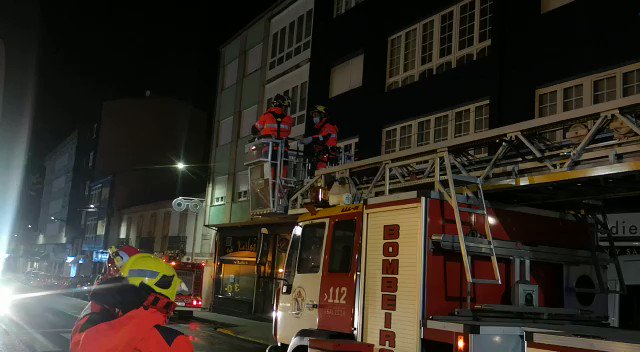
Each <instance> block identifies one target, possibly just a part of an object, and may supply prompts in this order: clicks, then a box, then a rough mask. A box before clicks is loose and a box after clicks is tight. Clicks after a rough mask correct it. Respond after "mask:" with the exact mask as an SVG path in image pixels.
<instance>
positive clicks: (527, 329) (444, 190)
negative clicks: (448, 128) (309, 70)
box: [250, 110, 640, 352]
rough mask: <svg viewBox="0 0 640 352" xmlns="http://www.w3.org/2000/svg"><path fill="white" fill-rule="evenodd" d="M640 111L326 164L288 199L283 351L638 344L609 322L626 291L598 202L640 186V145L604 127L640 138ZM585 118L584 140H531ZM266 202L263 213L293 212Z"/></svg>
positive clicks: (559, 349) (518, 350)
mask: <svg viewBox="0 0 640 352" xmlns="http://www.w3.org/2000/svg"><path fill="white" fill-rule="evenodd" d="M634 116H636V115H634ZM636 117H637V116H636ZM636 117H633V116H631V115H628V114H625V113H620V112H618V111H617V110H615V111H614V110H611V111H609V110H607V111H604V110H603V111H602V112H599V114H591V115H589V116H587V117H584V116H569V115H567V116H566V117H564V116H563V117H562V120H560V119H559V118H558V119H555V120H553V119H551V118H545V119H536V121H526V122H523V123H521V124H516V125H511V126H506V127H504V128H501V129H497V130H495V131H488V132H483V133H479V134H477V135H476V136H474V137H473V138H467V139H465V137H462V138H460V139H459V141H458V142H457V144H456V143H454V142H448V141H445V142H442V143H439V144H435V145H433V146H425V147H421V148H418V149H415V150H406V151H400V152H397V153H394V154H389V155H383V156H380V157H376V158H372V159H370V160H362V161H359V162H356V163H353V164H351V165H343V166H338V167H334V168H328V169H325V170H320V171H318V172H317V174H316V175H315V177H314V178H313V179H311V180H309V181H308V182H305V186H304V187H303V188H301V189H299V190H297V192H296V193H295V194H293V195H292V196H291V197H290V198H289V199H287V201H288V207H289V210H288V212H289V214H300V216H299V217H298V220H297V225H296V226H295V228H294V229H293V231H292V237H291V241H290V244H289V248H288V254H287V259H286V265H285V270H284V275H283V277H282V278H280V279H281V283H282V284H281V285H280V289H279V290H278V295H277V297H276V301H275V304H274V314H273V316H274V324H273V328H274V337H275V339H276V341H277V343H278V345H277V346H271V347H270V348H269V351H288V352H301V351H307V350H310V351H329V350H331V351H338V350H339V351H376V352H392V351H395V352H423V351H427V352H441V351H447V352H451V351H453V352H485V351H496V352H498V351H499V352H522V351H528V352H552V351H556V352H566V351H572V352H595V351H610V352H617V351H620V352H622V351H625V352H628V351H640V334H638V333H637V332H635V331H634V332H629V331H624V330H620V329H613V328H610V327H609V321H608V316H609V315H610V312H609V307H608V301H609V297H610V296H612V295H616V294H621V293H624V292H625V288H624V287H625V285H624V279H623V277H622V271H621V268H620V264H619V261H618V259H617V256H616V254H615V251H612V250H611V249H613V248H612V247H614V246H615V245H614V241H613V239H612V235H611V230H610V228H609V227H608V225H607V220H606V212H604V210H603V208H604V205H603V203H602V202H598V200H603V199H607V198H611V197H628V196H629V195H628V194H629V190H630V189H635V188H634V187H636V186H635V185H636V184H637V175H638V174H639V173H640V162H639V161H638V160H640V142H638V139H633V140H631V139H629V138H628V137H626V136H622V137H620V136H617V135H615V134H611V133H609V129H607V128H603V126H609V125H608V124H609V123H614V122H615V121H620V122H621V123H625V124H627V125H629V126H630V129H632V130H633V131H636V132H637V133H638V134H640V126H638V125H637V123H636ZM577 118H582V119H583V120H593V121H592V122H589V124H588V126H587V125H585V126H587V127H585V128H586V131H585V133H583V134H581V135H580V136H578V137H580V138H576V141H577V143H576V142H575V141H573V140H571V139H567V140H566V141H563V142H562V144H556V145H545V144H543V143H542V142H540V139H538V140H537V141H536V142H535V143H534V142H531V141H532V140H535V138H537V137H538V136H540V135H541V134H544V133H547V131H549V130H552V131H556V130H558V129H559V128H560V129H562V128H564V127H562V126H564V125H570V126H571V124H573V123H577V122H574V120H575V119H577ZM583 120H580V122H581V123H583ZM584 123H586V122H584ZM589 126H593V127H589ZM589 128H592V130H589ZM587 132H588V133H587ZM572 136H573V135H572ZM482 142H486V145H487V147H486V148H485V149H483V148H484V147H483V145H482ZM621 146H622V147H621ZM545 148H547V149H545ZM612 148H613V149H615V150H611V149H612ZM489 152H491V154H489ZM473 153H485V154H487V155H485V156H482V157H476V156H474V155H477V154H473ZM480 155H481V154H480ZM612 155H613V156H612ZM266 162H268V160H267V161H266ZM266 162H265V165H268V164H266ZM250 163H253V164H250V165H254V166H252V168H255V169H257V170H258V171H261V169H259V168H260V167H263V165H261V164H258V163H257V162H256V161H253V160H250ZM264 168H265V169H266V167H264ZM251 171H252V169H250V172H251ZM371 171H373V172H371ZM376 171H377V173H376ZM264 174H265V175H266V173H264ZM270 182H276V183H277V184H278V183H282V184H285V185H286V183H285V182H284V181H281V180H278V179H276V180H275V181H270ZM265 184H267V185H268V184H269V183H265ZM424 184H429V185H433V187H430V186H423V185H424ZM313 187H316V190H314V189H313ZM263 188H264V187H263ZM483 188H484V191H485V192H486V191H487V190H488V189H493V190H494V191H495V193H494V195H493V197H492V199H491V202H485V198H484V195H483ZM264 189H266V190H267V191H268V190H269V189H268V188H264ZM260 190H262V189H260ZM260 190H258V189H256V190H253V189H252V190H251V192H253V193H257V192H258V191H260ZM253 193H252V195H253ZM272 198H273V197H272ZM265 199H266V197H265ZM276 200H277V199H276ZM256 204H258V203H256ZM265 204H267V205H268V206H269V207H270V208H268V209H257V208H255V209H254V208H252V211H254V212H255V214H256V215H260V214H265V213H276V214H278V213H279V212H280V209H281V207H278V206H277V205H278V204H276V203H275V202H273V201H272V202H271V203H265ZM523 204H524V205H523ZM528 204H536V205H539V206H537V207H530V206H526V205H528ZM609 205H611V203H609ZM252 206H253V203H252ZM595 208H601V210H603V211H602V212H595V211H594V210H593V209H595ZM622 209H624V208H622ZM280 214H281V213H280ZM602 239H605V240H606V241H608V243H609V247H610V248H609V249H610V250H608V251H607V250H602V249H603V248H600V247H598V240H602ZM612 253H613V254H612ZM608 269H609V270H608ZM613 269H615V271H614V270H613ZM611 273H615V275H613V276H615V277H611V275H609V277H608V276H607V275H608V274H611ZM612 279H615V280H616V282H617V283H618V284H619V285H620V288H616V287H611V286H610V281H611V280H612ZM347 341H350V342H347ZM315 346H323V347H315ZM347 346H348V347H347ZM331 348H335V349H331Z"/></svg>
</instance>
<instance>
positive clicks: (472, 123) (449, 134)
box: [381, 100, 491, 154]
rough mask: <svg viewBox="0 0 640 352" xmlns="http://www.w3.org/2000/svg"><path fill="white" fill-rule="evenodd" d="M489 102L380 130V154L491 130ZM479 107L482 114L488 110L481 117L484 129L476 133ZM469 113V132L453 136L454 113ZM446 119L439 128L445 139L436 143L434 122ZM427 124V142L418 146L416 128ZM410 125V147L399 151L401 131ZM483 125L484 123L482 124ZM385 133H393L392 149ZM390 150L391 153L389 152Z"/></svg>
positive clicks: (430, 115) (427, 116)
mask: <svg viewBox="0 0 640 352" xmlns="http://www.w3.org/2000/svg"><path fill="white" fill-rule="evenodd" d="M490 103H491V102H490V100H482V101H478V102H475V103H472V104H467V105H464V106H461V107H458V108H455V109H451V110H448V111H441V112H437V113H432V114H429V115H426V116H421V117H418V118H415V119H413V120H411V121H404V122H400V123H397V124H395V125H392V126H388V127H385V128H384V129H383V130H382V143H381V154H391V153H395V152H399V151H401V150H406V149H410V148H417V147H422V146H425V145H429V144H434V143H440V142H445V141H448V140H451V139H455V138H460V137H464V136H468V135H470V134H474V133H481V132H484V131H486V130H488V129H490V128H491V125H490V122H491V105H490ZM479 107H483V110H482V112H484V111H485V110H484V107H487V108H488V109H489V110H488V115H487V116H486V117H485V116H484V115H483V117H482V119H483V121H485V120H486V126H487V127H486V128H484V129H482V130H478V131H476V110H477V108H479ZM466 110H468V111H469V121H468V126H469V131H468V133H466V134H463V135H459V136H456V135H455V116H456V113H458V112H460V111H466ZM444 116H446V117H447V123H446V124H445V125H443V126H440V127H439V128H440V129H446V133H445V136H446V138H444V139H441V140H438V141H436V140H435V136H436V120H437V119H439V118H441V117H444ZM422 123H424V124H428V127H429V128H428V129H427V130H426V136H427V139H428V142H426V143H421V144H418V139H419V138H418V134H419V131H420V133H422V132H423V131H422V130H419V129H418V127H419V126H420V124H422ZM409 125H411V146H410V147H408V148H403V149H400V139H401V138H402V135H401V129H402V128H403V127H405V126H409ZM483 125H484V122H483ZM387 133H390V134H394V133H395V138H392V143H391V144H392V145H393V148H387V142H388V139H387ZM390 150H391V151H390Z"/></svg>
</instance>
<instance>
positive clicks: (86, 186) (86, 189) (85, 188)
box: [84, 181, 91, 196]
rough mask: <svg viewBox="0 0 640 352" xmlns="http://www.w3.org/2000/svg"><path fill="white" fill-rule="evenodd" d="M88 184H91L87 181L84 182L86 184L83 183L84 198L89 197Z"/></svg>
mask: <svg viewBox="0 0 640 352" xmlns="http://www.w3.org/2000/svg"><path fill="white" fill-rule="evenodd" d="M90 184H91V182H89V181H86V182H85V183H84V195H85V196H88V195H89V185H90Z"/></svg>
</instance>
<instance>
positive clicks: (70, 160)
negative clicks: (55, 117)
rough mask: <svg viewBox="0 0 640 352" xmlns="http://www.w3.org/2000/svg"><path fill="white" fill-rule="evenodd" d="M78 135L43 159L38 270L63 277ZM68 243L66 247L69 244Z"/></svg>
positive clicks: (66, 255) (74, 134) (69, 247)
mask: <svg viewBox="0 0 640 352" xmlns="http://www.w3.org/2000/svg"><path fill="white" fill-rule="evenodd" d="M77 141H78V134H77V133H76V132H74V133H73V134H71V135H70V136H69V137H67V138H66V139H65V140H64V141H62V143H60V144H59V145H58V146H57V147H56V148H55V149H54V150H53V151H51V153H49V154H48V155H47V157H46V159H45V169H46V172H45V177H44V187H43V191H42V201H41V203H40V219H39V220H38V232H39V233H38V238H37V241H36V245H38V246H39V247H41V252H42V256H41V261H39V262H38V267H37V269H38V270H42V271H47V272H50V273H52V274H57V275H64V274H67V275H68V273H65V272H64V271H65V270H64V269H65V268H66V266H65V265H64V264H65V261H66V259H67V257H68V256H70V255H71V249H72V248H71V245H70V244H69V243H70V239H71V238H70V236H69V235H68V231H67V218H68V216H69V214H70V213H71V212H72V211H73V209H70V208H69V198H70V194H71V184H72V181H73V167H74V163H75V155H76V145H77ZM68 244H69V245H68Z"/></svg>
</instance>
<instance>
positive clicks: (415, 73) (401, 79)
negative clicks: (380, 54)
mask: <svg viewBox="0 0 640 352" xmlns="http://www.w3.org/2000/svg"><path fill="white" fill-rule="evenodd" d="M483 1H487V0H466V1H463V2H461V3H459V4H456V5H453V6H451V7H448V8H446V9H444V10H442V11H440V12H438V13H436V14H433V15H432V16H430V17H428V18H425V19H423V20H421V21H420V22H418V23H416V24H414V25H412V26H410V27H408V28H404V29H402V30H401V31H399V32H396V33H394V34H393V35H391V36H389V37H388V38H387V53H386V55H387V66H386V73H385V74H386V85H385V89H386V90H387V91H389V90H392V89H395V88H399V87H401V86H403V85H406V84H410V83H413V82H415V81H417V80H418V79H419V78H420V77H422V76H421V75H426V76H427V77H429V76H431V75H433V74H441V73H443V72H445V71H447V70H449V69H452V68H455V67H457V66H459V65H462V64H465V63H467V62H469V61H473V60H477V59H478V58H480V55H479V53H481V52H482V53H483V54H484V55H483V56H482V57H484V56H486V52H485V51H487V50H488V47H489V46H490V45H491V29H492V23H491V21H492V17H493V16H494V13H493V6H494V1H492V0H491V1H488V2H487V3H488V6H489V13H488V16H487V18H488V26H487V28H488V29H487V31H488V38H487V39H485V40H483V41H480V30H481V28H480V20H481V18H480V11H481V9H482V7H481V5H482V2H483ZM470 3H473V7H472V8H473V17H472V18H473V19H472V21H473V43H472V45H470V46H468V47H466V48H464V49H460V45H459V44H460V43H459V38H458V37H459V31H460V13H461V10H460V9H461V8H462V7H463V6H466V5H468V4H470ZM449 12H452V16H453V28H452V34H451V40H452V44H451V53H450V54H448V55H446V56H443V57H440V40H441V33H440V32H441V28H440V26H441V16H442V15H444V14H446V13H449ZM431 22H432V23H433V34H432V35H433V38H432V43H431V60H430V61H427V62H425V63H424V64H423V63H422V57H423V55H424V54H426V53H425V52H423V44H425V43H423V28H424V26H425V25H427V24H428V23H431ZM414 29H415V30H416V31H417V32H416V39H415V50H416V62H415V67H414V68H413V69H410V70H404V67H403V66H404V62H405V58H404V55H405V54H404V53H405V51H406V50H405V43H406V41H405V36H406V34H407V33H408V32H409V31H411V30H414ZM483 33H484V32H483ZM397 37H400V48H399V51H400V58H399V63H400V67H399V70H398V73H397V74H394V75H392V74H391V70H390V64H391V42H392V40H393V39H395V38H397Z"/></svg>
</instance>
